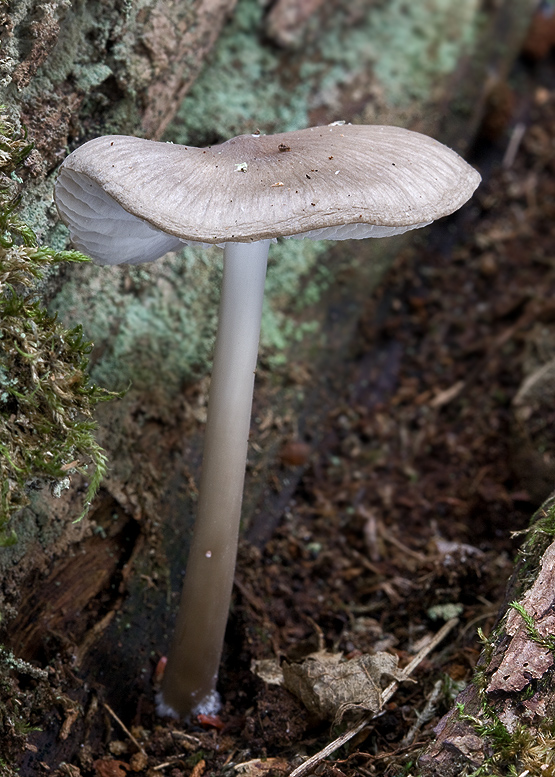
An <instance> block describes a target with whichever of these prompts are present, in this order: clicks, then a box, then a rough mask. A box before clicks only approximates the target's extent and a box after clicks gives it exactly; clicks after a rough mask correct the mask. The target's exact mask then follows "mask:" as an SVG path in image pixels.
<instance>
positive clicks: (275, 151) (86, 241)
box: [55, 124, 480, 263]
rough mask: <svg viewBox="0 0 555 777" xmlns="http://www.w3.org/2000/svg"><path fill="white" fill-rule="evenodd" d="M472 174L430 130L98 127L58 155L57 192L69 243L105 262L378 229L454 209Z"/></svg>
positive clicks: (374, 233)
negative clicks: (206, 135) (212, 141)
mask: <svg viewBox="0 0 555 777" xmlns="http://www.w3.org/2000/svg"><path fill="white" fill-rule="evenodd" d="M284 151H286V153H284ZM238 170H239V171H240V173H241V174H238V173H237V171H238ZM276 182H278V183H279V185H276ZM479 182H480V176H479V174H478V173H477V172H476V171H475V170H474V169H473V168H472V167H470V166H469V165H468V164H467V163H466V162H465V161H464V160H463V159H462V158H461V157H460V156H459V155H458V154H456V153H455V152H454V151H452V150H451V149H449V148H447V147H446V146H444V145H442V144H441V143H439V142H438V141H436V140H433V139H432V138H429V137H427V136H426V135H421V134H419V133H416V132H412V131H410V130H406V129H403V128H401V127H388V126H376V125H371V126H369V125H336V124H334V125H328V126H324V127H313V128H311V129H304V130H298V131H294V132H288V133H282V134H278V135H241V136H239V137H236V138H232V139H231V140H228V141H226V142H225V143H222V144H220V145H216V146H212V147H210V148H206V149H201V148H194V147H191V146H179V145H174V144H171V143H160V142H156V141H150V140H143V139H141V138H134V137H126V136H119V135H113V136H105V137H100V138H96V139H95V140H91V141H89V142H88V143H85V144H84V145H83V146H81V147H80V148H78V149H77V150H76V151H74V152H73V153H72V154H71V155H70V156H69V157H68V158H67V159H66V160H65V161H64V163H63V165H62V167H61V169H60V175H59V178H58V182H57V184H56V192H55V198H56V204H57V206H58V210H59V211H60V214H61V216H62V219H63V220H64V221H65V222H66V223H67V224H68V226H69V227H70V231H71V234H72V239H73V240H74V242H75V243H76V244H77V245H78V246H79V247H80V248H81V249H82V250H84V251H86V252H87V253H89V254H91V255H92V256H93V257H97V258H98V259H99V260H100V261H107V262H111V263H112V262H122V261H149V260H152V259H155V258H157V256H161V255H162V254H163V253H165V252H167V251H169V250H174V249H175V248H176V247H178V246H179V244H180V242H181V241H184V242H200V243H215V244H221V243H225V242H230V241H237V242H251V241H255V240H265V239H272V238H275V237H280V236H281V237H315V238H328V239H335V240H337V239H344V238H348V237H382V236H385V235H388V234H395V233H398V232H404V231H406V230H408V229H414V228H416V227H420V226H424V225H425V224H428V223H430V222H431V221H433V220H435V219H436V218H440V217H441V216H445V215H447V214H449V213H452V212H453V211H455V210H457V208H459V207H460V206H461V205H462V204H463V203H464V202H466V200H467V199H468V198H469V197H470V196H471V194H472V193H473V191H474V190H475V189H476V187H477V185H478V183H479ZM106 221H107V224H108V226H107V227H106V226H105V223H106ZM106 230H107V231H108V233H109V240H107V239H106V237H105V234H106ZM128 236H129V238H130V239H132V241H134V243H133V246H132V248H131V249H128V248H127V244H125V245H124V238H125V240H127V237H128ZM131 236H132V237H131ZM120 245H121V250H120ZM141 246H143V248H142V249H141ZM133 252H135V253H133ZM110 254H111V255H110ZM124 256H125V257H128V256H129V257H131V256H133V257H135V259H133V258H123V257H124ZM111 257H113V258H111ZM136 257H139V258H138V259H137V258H136Z"/></svg>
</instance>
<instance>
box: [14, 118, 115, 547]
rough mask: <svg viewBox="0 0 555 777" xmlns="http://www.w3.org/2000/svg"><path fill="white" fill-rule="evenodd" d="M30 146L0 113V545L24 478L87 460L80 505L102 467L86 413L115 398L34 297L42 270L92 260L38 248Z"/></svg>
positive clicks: (63, 478) (54, 476) (78, 337)
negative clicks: (27, 200) (28, 209)
mask: <svg viewBox="0 0 555 777" xmlns="http://www.w3.org/2000/svg"><path fill="white" fill-rule="evenodd" d="M30 150H31V144H29V142H28V141H27V138H26V136H25V133H24V132H20V131H18V130H17V129H16V128H15V126H14V125H13V124H12V123H11V122H10V121H9V120H8V119H7V118H6V117H5V116H3V115H2V112H1V110H0V547H5V546H6V545H11V544H13V543H14V542H15V541H16V535H15V532H14V530H13V528H11V527H9V525H8V524H9V521H10V518H11V516H12V515H13V513H14V512H16V511H17V510H18V509H20V508H21V507H23V506H24V505H25V504H26V503H27V501H28V499H27V489H28V487H29V486H30V485H32V484H35V483H41V484H44V483H49V484H50V485H52V486H53V488H54V489H56V488H57V489H58V490H59V489H60V488H62V487H65V486H66V485H67V484H68V477H69V475H70V474H71V473H73V472H77V471H79V472H82V471H85V469H86V467H87V463H88V464H89V466H90V465H91V464H92V469H94V471H93V473H92V475H90V480H89V487H88V491H87V495H86V499H85V505H84V508H83V513H82V514H84V513H85V512H86V510H87V509H88V506H89V504H90V502H91V500H92V498H93V496H94V494H95V493H96V491H97V489H98V486H99V484H100V481H101V479H102V477H103V475H104V473H105V471H106V456H105V454H104V451H103V450H102V448H101V447H100V446H99V445H98V443H97V442H96V440H95V438H94V431H95V428H96V425H95V422H94V421H93V420H92V410H93V408H94V406H95V405H96V403H97V402H99V401H100V400H104V399H108V398H110V397H111V396H113V394H110V393H109V392H107V391H105V390H103V389H101V388H99V387H98V386H96V385H94V384H92V383H91V382H90V380H89V378H88V375H87V372H86V368H87V364H88V355H89V353H90V350H91V347H92V346H91V343H89V342H87V341H86V340H85V339H84V338H83V334H82V331H81V327H79V326H76V327H74V328H73V329H70V330H67V329H64V328H63V327H62V326H61V325H60V324H59V323H58V321H57V319H56V317H55V316H51V315H50V314H49V313H48V312H47V310H46V309H45V308H44V306H43V305H42V303H41V301H40V299H39V298H38V294H37V284H38V281H39V280H40V278H41V277H42V274H43V270H44V269H46V268H47V267H49V266H52V265H55V264H59V263H63V262H86V261H89V259H88V258H87V257H85V256H83V255H82V254H79V253H78V252H76V251H55V250H53V249H52V248H49V247H47V246H39V245H38V244H37V239H36V237H35V235H34V233H33V231H32V230H31V229H30V228H29V227H28V226H27V225H26V224H24V223H23V222H22V221H21V219H20V218H19V217H18V216H17V212H16V209H17V203H18V194H19V187H20V184H21V179H19V178H18V176H17V174H16V171H17V169H18V167H19V166H20V165H21V163H22V162H23V160H24V159H25V157H26V156H27V154H28V153H29V151H30Z"/></svg>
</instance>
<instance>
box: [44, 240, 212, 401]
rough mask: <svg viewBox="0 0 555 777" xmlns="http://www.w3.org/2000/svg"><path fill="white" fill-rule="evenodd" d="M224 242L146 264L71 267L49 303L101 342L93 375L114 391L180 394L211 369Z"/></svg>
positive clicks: (98, 344) (93, 360)
mask: <svg viewBox="0 0 555 777" xmlns="http://www.w3.org/2000/svg"><path fill="white" fill-rule="evenodd" d="M221 256H222V252H221V250H220V249H218V248H214V249H207V250H201V249H194V250H193V249H191V248H185V249H184V250H183V252H182V253H181V254H180V255H179V256H176V255H168V256H167V257H165V258H163V259H160V260H158V261H157V262H154V263H152V264H148V265H137V266H119V267H96V266H94V265H88V266H87V267H84V268H82V272H79V273H73V274H72V277H71V279H69V280H68V281H67V282H66V283H65V284H64V286H63V288H62V290H61V291H60V293H59V294H58V295H56V297H55V298H54V299H53V301H52V304H51V309H52V310H54V311H56V312H57V313H58V315H59V317H60V318H61V319H63V320H64V321H67V322H75V321H80V322H81V323H82V325H83V328H84V331H85V332H86V335H87V337H89V338H90V339H92V340H93V341H94V342H95V345H96V346H97V349H96V351H95V352H94V353H93V358H92V365H91V375H92V377H93V379H94V380H96V381H98V382H101V383H102V384H103V385H106V386H108V387H109V388H110V389H113V390H121V389H124V388H127V387H129V385H132V386H133V387H134V389H137V390H148V389H149V388H152V386H154V385H157V386H162V387H163V389H164V390H165V391H167V392H168V393H170V394H175V393H176V392H177V391H179V389H180V388H181V386H182V385H183V384H184V383H189V382H191V381H193V380H197V379H198V378H199V377H200V376H201V375H203V374H205V373H206V371H207V365H208V363H209V360H210V356H211V352H212V346H213V343H214V337H215V334H216V324H217V305H218V298H219V286H220V277H221Z"/></svg>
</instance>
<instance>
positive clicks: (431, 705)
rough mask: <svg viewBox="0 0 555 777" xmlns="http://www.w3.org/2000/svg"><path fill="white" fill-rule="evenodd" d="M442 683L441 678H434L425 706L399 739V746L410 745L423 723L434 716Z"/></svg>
mask: <svg viewBox="0 0 555 777" xmlns="http://www.w3.org/2000/svg"><path fill="white" fill-rule="evenodd" d="M442 685H443V680H441V679H439V680H436V681H435V683H434V687H433V688H432V692H431V694H430V696H429V697H428V701H427V702H426V706H425V707H424V709H423V710H422V712H419V713H418V715H417V716H416V720H415V721H414V723H413V724H412V726H411V727H410V728H409V730H408V731H407V733H406V735H405V736H404V737H403V739H402V740H401V745H400V746H401V747H408V745H410V744H411V743H412V742H413V740H414V738H415V737H416V735H417V734H418V732H419V731H420V729H421V728H422V726H423V725H425V724H426V723H427V722H428V721H429V720H431V719H432V718H433V716H434V713H435V711H436V707H437V702H438V699H439V697H440V696H441V688H442Z"/></svg>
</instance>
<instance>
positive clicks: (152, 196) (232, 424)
mask: <svg viewBox="0 0 555 777" xmlns="http://www.w3.org/2000/svg"><path fill="white" fill-rule="evenodd" d="M479 181H480V176H479V175H478V173H477V172H476V171H475V170H474V169H473V168H472V167H470V166H469V165H468V164H467V163H466V162H465V161H464V160H463V159H461V158H460V157H459V156H458V155H457V154H456V153H455V152H454V151H452V150H451V149H449V148H447V147H446V146H444V145H442V144H441V143H439V142H437V141H435V140H433V139H432V138H429V137H427V136H425V135H421V134H419V133H416V132H411V131H409V130H406V129H402V128H400V127H387V126H361V125H350V124H348V125H346V124H345V123H343V122H336V123H334V124H331V125H328V126H323V127H313V128H311V129H304V130H298V131H294V132H288V133H283V134H278V135H261V134H256V135H242V136H239V137H236V138H233V139H231V140H228V141H226V142H225V143H222V144H220V145H215V146H212V147H210V148H205V149H202V148H193V147H190V146H180V145H174V144H171V143H160V142H154V141H149V140H143V139H140V138H134V137H124V136H117V135H115V136H107V137H100V138H96V139H95V140H91V141H89V142H88V143H85V144H84V145H83V146H81V147H80V148H78V149H77V150H76V151H74V152H73V153H72V154H71V155H70V156H69V157H68V158H67V159H66V160H65V161H64V163H63V164H62V166H61V169H60V173H59V177H58V181H57V184H56V190H55V199H56V204H57V207H58V210H59V213H60V216H61V218H62V220H63V221H64V222H65V223H66V224H67V225H68V227H69V229H70V234H71V239H72V242H73V243H74V245H75V246H77V247H78V248H79V249H80V250H81V251H83V252H85V253H87V254H89V255H90V256H91V257H92V258H93V259H95V260H96V261H97V262H99V263H101V264H119V263H123V262H125V263H130V264H135V263H138V262H149V261H153V260H155V259H157V258H158V257H160V256H162V255H163V254H165V253H166V252H168V251H173V250H176V249H177V248H179V246H180V245H181V244H182V243H188V244H217V245H220V246H223V247H224V274H223V283H222V292H221V301H220V311H219V323H218V331H217V336H216V344H215V354H214V363H213V371H212V379H211V386H210V399H209V405H208V419H207V425H206V437H205V446H204V456H203V464H202V475H201V482H200V488H199V500H198V514H197V519H196V522H195V528H194V535H193V539H192V543H191V547H190V550H189V557H188V562H187V569H186V574H185V581H184V587H183V594H182V598H181V604H180V608H179V612H178V616H177V624H176V629H175V635H174V638H173V642H172V645H171V648H170V652H169V656H168V663H167V666H166V670H165V674H164V678H163V683H162V689H161V693H160V695H159V704H158V709H159V712H160V713H161V714H171V715H174V716H186V715H189V714H198V713H201V712H204V713H210V712H214V711H215V710H217V709H218V707H219V696H218V693H217V691H216V681H217V676H218V667H219V663H220V659H221V652H222V647H223V640H224V632H225V627H226V623H227V616H228V610H229V603H230V599H231V590H232V585H233V576H234V571H235V561H236V551H237V540H238V533H239V524H240V513H241V501H242V494H243V483H244V475H245V464H246V457H247V445H248V436H249V429H250V415H251V407H252V393H253V386H254V373H255V369H256V359H257V351H258V340H259V331H260V319H261V313H262V301H263V292H264V280H265V274H266V261H267V256H268V249H269V246H270V242H271V241H275V239H276V238H277V237H292V238H306V237H311V238H315V239H331V240H343V239H346V238H357V239H358V238H366V237H383V236H387V235H393V234H399V233H401V232H406V231H407V230H409V229H415V228H417V227H422V226H425V225H426V224H429V223H430V222H432V221H434V220H435V219H437V218H439V217H441V216H446V215H447V214H449V213H452V212H453V211H455V210H457V209H458V208H459V207H460V206H461V205H462V204H463V203H464V202H466V200H468V198H469V197H470V196H471V195H472V193H473V192H474V190H475V189H476V187H477V186H478V183H479Z"/></svg>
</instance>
